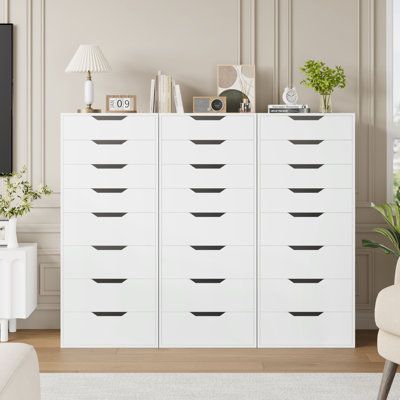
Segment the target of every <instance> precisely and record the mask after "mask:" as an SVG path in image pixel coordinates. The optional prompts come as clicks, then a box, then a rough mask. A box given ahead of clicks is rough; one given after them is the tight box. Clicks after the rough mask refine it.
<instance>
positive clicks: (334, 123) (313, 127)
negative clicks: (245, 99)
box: [258, 114, 354, 140]
mask: <svg viewBox="0 0 400 400" xmlns="http://www.w3.org/2000/svg"><path fill="white" fill-rule="evenodd" d="M258 118H259V125H258V126H259V135H260V137H261V139H262V140H269V139H277V140H279V139H325V140H327V139H330V140H351V139H352V138H353V132H354V114H330V115H322V114H316V115H315V114H314V115H259V117H258Z"/></svg>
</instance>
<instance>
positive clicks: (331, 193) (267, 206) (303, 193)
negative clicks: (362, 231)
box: [260, 188, 354, 212]
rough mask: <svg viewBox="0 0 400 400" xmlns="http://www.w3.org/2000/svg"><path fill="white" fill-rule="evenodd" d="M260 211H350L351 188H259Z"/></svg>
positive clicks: (351, 208) (351, 209)
mask: <svg viewBox="0 0 400 400" xmlns="http://www.w3.org/2000/svg"><path fill="white" fill-rule="evenodd" d="M260 192H261V198H260V209H261V212H287V211H303V212H306V211H310V212H312V211H315V210H318V211H323V212H352V211H353V196H354V194H353V191H352V189H324V188H290V189H261V190H260Z"/></svg>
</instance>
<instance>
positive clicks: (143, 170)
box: [63, 163, 156, 188]
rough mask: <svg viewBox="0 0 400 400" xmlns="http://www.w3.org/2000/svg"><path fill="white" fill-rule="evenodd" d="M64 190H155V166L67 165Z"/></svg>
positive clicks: (65, 167)
mask: <svg viewBox="0 0 400 400" xmlns="http://www.w3.org/2000/svg"><path fill="white" fill-rule="evenodd" d="M63 184H64V188H93V187H95V188H121V187H122V188H154V187H155V185H156V166H155V165H128V164H124V163H121V164H95V165H65V166H64V173H63Z"/></svg>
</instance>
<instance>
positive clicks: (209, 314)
mask: <svg viewBox="0 0 400 400" xmlns="http://www.w3.org/2000/svg"><path fill="white" fill-rule="evenodd" d="M190 314H192V315H194V316H195V317H220V316H221V315H224V314H225V311H191V312H190Z"/></svg>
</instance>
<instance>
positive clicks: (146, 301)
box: [63, 275, 157, 312]
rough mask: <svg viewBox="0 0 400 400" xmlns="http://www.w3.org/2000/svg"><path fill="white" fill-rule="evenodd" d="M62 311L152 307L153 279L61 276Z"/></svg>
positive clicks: (154, 289) (153, 298)
mask: <svg viewBox="0 0 400 400" xmlns="http://www.w3.org/2000/svg"><path fill="white" fill-rule="evenodd" d="M63 285H64V286H63V309H64V311H90V312H92V311H96V312H97V311H115V310H119V311H156V299H157V294H156V289H157V283H156V280H154V279H126V278H98V277H97V276H96V275H95V276H93V279H65V280H64V282H63Z"/></svg>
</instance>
